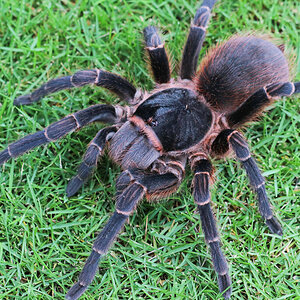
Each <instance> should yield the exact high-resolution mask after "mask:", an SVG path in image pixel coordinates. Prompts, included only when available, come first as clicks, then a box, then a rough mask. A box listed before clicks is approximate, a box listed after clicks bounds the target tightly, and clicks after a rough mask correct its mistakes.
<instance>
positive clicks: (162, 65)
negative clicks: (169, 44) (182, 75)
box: [144, 26, 171, 84]
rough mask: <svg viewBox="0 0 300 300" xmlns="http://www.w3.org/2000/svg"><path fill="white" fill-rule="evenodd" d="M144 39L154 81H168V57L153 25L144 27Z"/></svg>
mask: <svg viewBox="0 0 300 300" xmlns="http://www.w3.org/2000/svg"><path fill="white" fill-rule="evenodd" d="M144 39H145V44H146V50H147V53H148V56H149V60H150V65H151V70H152V73H153V77H154V80H155V82H157V83H158V84H161V83H167V82H169V81H170V78H171V72H170V64H169V59H168V55H167V52H166V50H165V47H164V43H162V42H161V39H160V37H159V34H158V31H157V29H156V28H155V27H154V26H148V27H146V28H145V29H144Z"/></svg>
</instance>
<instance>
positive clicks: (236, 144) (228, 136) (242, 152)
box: [212, 129, 282, 235]
mask: <svg viewBox="0 0 300 300" xmlns="http://www.w3.org/2000/svg"><path fill="white" fill-rule="evenodd" d="M229 145H230V146H231V147H232V149H233V151H234V152H235V155H236V157H237V158H238V160H239V161H240V162H241V164H242V166H243V167H244V169H245V170H246V173H247V175H248V178H249V181H250V185H251V186H252V188H253V190H254V191H255V193H256V195H257V199H258V207H259V212H260V214H261V216H262V217H263V219H264V220H265V222H266V224H267V226H268V227H269V229H270V231H271V232H272V233H274V234H278V235H282V228H281V226H280V224H279V222H278V221H277V219H276V218H275V217H274V215H273V212H272V208H271V205H270V202H269V200H268V196H267V192H266V188H265V179H264V178H263V176H262V175H261V172H260V170H259V168H258V166H257V164H256V162H255V160H254V159H253V158H252V157H251V153H250V151H249V147H248V145H247V142H246V141H245V140H244V138H243V137H242V135H241V134H240V133H239V132H238V131H236V130H232V129H226V130H224V131H222V132H221V133H220V134H219V135H218V136H217V137H216V139H215V140H214V142H213V144H212V151H213V152H214V153H216V154H218V155H221V154H224V153H226V152H227V151H228V150H229Z"/></svg>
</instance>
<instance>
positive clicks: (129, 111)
mask: <svg viewBox="0 0 300 300" xmlns="http://www.w3.org/2000/svg"><path fill="white" fill-rule="evenodd" d="M215 2H216V0H204V2H203V3H202V5H201V7H200V8H199V9H198V10H197V12H196V15H195V18H194V20H193V22H192V25H191V27H190V31H189V35H188V38H187V42H186V45H185V48H184V52H183V58H182V62H181V69H180V74H179V77H178V78H177V79H171V72H170V65H169V61H168V56H167V54H166V51H165V48H164V43H163V42H162V41H161V39H160V37H159V34H158V32H157V29H156V28H155V27H153V26H149V27H146V28H145V29H144V39H145V45H146V51H147V53H148V56H149V61H150V66H151V69H152V72H153V77H154V79H155V82H156V89H154V90H153V91H151V92H142V91H140V90H136V88H135V87H134V86H133V85H132V84H131V83H129V82H128V81H127V80H126V79H124V78H122V77H120V76H118V75H115V74H112V73H109V72H107V71H104V70H100V69H94V70H83V71H79V72H77V73H75V74H74V75H72V76H66V77H62V78H57V79H53V80H51V81H49V82H47V83H45V84H43V85H42V86H41V87H40V88H38V89H37V90H35V91H33V92H32V93H31V94H29V95H25V96H20V97H18V98H16V99H15V101H14V103H15V104H16V105H27V104H32V103H34V102H36V101H39V100H40V99H41V98H43V97H44V96H46V95H48V94H51V93H54V92H57V91H60V90H63V89H68V88H73V87H80V86H84V85H88V84H94V85H97V86H102V87H104V88H106V89H108V90H109V91H112V92H114V93H116V94H117V95H118V96H119V97H120V98H121V99H122V100H125V101H127V102H128V103H129V104H130V105H129V106H125V107H122V106H118V105H116V106H112V105H104V104H97V105H94V106H91V107H89V108H86V109H83V110H80V111H77V112H75V113H73V114H71V115H69V116H66V117H64V118H63V119H61V120H60V121H57V122H55V123H53V124H51V125H50V126H48V127H47V128H45V129H44V130H42V131H38V132H36V133H34V134H31V135H28V136H26V137H24V138H22V139H20V140H18V141H17V142H14V143H12V144H10V145H9V146H8V147H7V148H6V149H5V150H3V151H2V152H1V153H0V165H2V164H4V163H5V162H6V161H7V160H8V159H10V158H16V157H18V156H20V155H22V154H24V153H25V152H26V151H29V150H30V149H33V148H35V147H37V146H40V145H42V144H46V143H49V142H52V141H56V140H58V139H59V138H61V137H63V136H65V135H66V134H67V133H69V132H71V131H74V130H77V129H80V128H82V127H83V126H85V125H87V124H90V123H93V122H104V123H109V124H112V126H110V127H106V128H104V129H102V130H100V131H99V132H98V133H97V135H96V136H95V137H94V139H93V140H92V141H91V143H90V144H89V146H88V149H87V151H86V153H85V155H84V158H83V162H82V163H81V165H80V166H79V168H78V172H77V175H76V176H75V177H73V178H72V180H71V181H70V182H69V184H68V186H67V190H66V192H67V195H68V196H69V197H70V196H72V195H74V194H75V193H77V192H78V190H79V189H80V187H81V186H82V185H83V183H84V182H85V181H86V180H87V178H88V177H89V176H90V174H91V173H92V171H93V169H94V168H95V167H96V164H97V161H98V159H99V157H100V156H101V155H102V153H103V149H104V148H105V146H107V147H108V148H109V154H110V157H111V158H112V159H113V161H114V162H116V163H118V164H119V165H120V166H121V168H122V169H123V172H122V173H121V175H120V176H119V177H118V179H117V182H116V190H117V192H116V210H115V212H114V213H113V215H112V216H111V218H110V219H109V221H108V223H107V224H106V226H105V227H104V228H103V230H102V231H101V232H100V234H99V235H98V237H97V239H96V241H95V242H94V245H93V249H92V252H91V254H90V256H89V258H88V259H87V261H86V263H85V266H84V268H83V270H82V272H81V274H80V275H79V280H78V282H77V283H75V285H74V286H73V287H71V289H70V290H69V292H68V293H67V295H66V298H67V299H78V298H79V297H80V296H81V295H82V294H83V293H84V291H85V290H86V289H87V287H88V285H89V284H90V283H91V282H92V280H93V278H94V276H95V274H96V271H97V269H98V263H99V260H100V258H101V257H103V256H104V255H105V254H106V253H107V251H108V249H109V248H110V246H111V244H112V243H113V241H114V240H115V239H116V237H117V235H118V233H119V232H120V230H121V229H122V228H123V226H124V224H125V223H126V221H127V220H128V218H129V216H130V215H131V214H132V213H133V211H134V210H135V208H136V206H137V205H138V204H139V202H140V201H141V200H142V199H143V198H144V197H146V198H147V199H149V200H152V199H157V198H161V197H166V196H168V195H170V194H171V193H173V192H174V191H176V189H177V188H178V186H179V185H180V183H181V181H182V179H183V176H184V173H185V167H186V164H187V163H188V164H189V165H190V166H191V168H192V170H193V172H194V179H193V195H194V199H195V203H196V205H197V208H198V211H199V214H200V218H201V224H202V229H203V232H204V235H205V240H206V242H207V244H208V245H209V247H210V251H211V256H212V261H213V265H214V269H215V271H216V272H217V275H218V283H219V289H220V292H221V293H223V296H224V297H225V298H226V299H228V298H229V297H230V295H231V280H230V276H229V274H228V265H227V262H226V260H225V258H224V255H223V254H222V251H221V247H220V238H219V233H218V230H217V226H216V222H215V219H214V216H213V212H212V209H211V205H210V201H211V198H210V192H209V188H210V185H211V183H212V176H213V166H212V164H211V162H210V159H211V158H214V157H223V156H225V155H227V154H228V153H229V150H230V149H231V150H233V152H234V153H235V156H236V158H237V159H238V160H239V161H240V162H241V164H242V166H243V167H244V168H245V170H246V172H247V175H248V177H249V180H250V184H251V186H252V188H253V191H254V192H255V193H256V194H257V198H258V206H259V211H260V214H261V215H262V218H263V219H264V220H265V222H266V224H267V226H268V227H269V229H270V231H271V232H272V233H274V234H278V235H282V229H281V226H280V224H279V222H278V221H277V219H276V218H275V217H274V215H273V212H272V210H271V206H270V203H269V201H268V197H267V194H266V189H265V181H264V178H263V177H262V175H261V172H260V171H259V169H258V167H257V165H256V162H255V160H254V159H253V158H252V157H251V154H250V151H249V148H248V145H247V142H246V141H245V139H244V138H243V136H242V134H241V133H240V132H239V131H238V129H239V128H240V127H242V126H243V125H245V124H246V123H247V122H249V121H251V120H253V119H255V117H256V116H257V115H259V114H260V113H261V112H262V111H263V109H264V108H265V107H267V106H269V105H270V104H271V103H272V101H273V99H275V98H279V97H282V96H290V95H292V94H295V93H299V92H300V82H296V83H292V82H290V81H289V68H288V63H287V60H286V58H285V56H284V54H283V48H282V47H280V46H276V45H274V44H273V43H272V42H270V41H269V40H267V39H263V38H260V37H256V36H253V35H246V36H234V37H232V38H230V39H229V40H227V41H226V42H224V43H222V44H219V45H217V46H216V47H215V48H213V49H211V50H210V51H209V53H208V54H207V55H206V57H205V58H204V59H203V60H202V62H201V65H200V67H199V69H198V71H197V61H198V56H199V52H200V50H201V47H202V43H203V41H204V38H205V32H206V27H207V24H208V21H209V18H210V11H211V9H212V7H213V5H214V4H215Z"/></svg>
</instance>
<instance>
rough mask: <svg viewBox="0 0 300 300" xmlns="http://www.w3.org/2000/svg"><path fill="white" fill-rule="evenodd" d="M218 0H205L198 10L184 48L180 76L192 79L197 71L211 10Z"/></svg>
mask: <svg viewBox="0 0 300 300" xmlns="http://www.w3.org/2000/svg"><path fill="white" fill-rule="evenodd" d="M216 1H217V0H204V1H203V3H202V5H201V7H200V8H199V9H198V10H197V12H196V14H195V17H194V20H193V23H192V25H191V28H190V32H189V35H188V38H187V41H186V44H185V47H184V50H183V56H182V62H181V70H180V77H181V78H182V79H192V78H193V76H194V74H195V73H196V69H197V63H198V57H199V53H200V50H201V48H202V44H203V42H204V39H205V33H206V27H207V25H208V22H209V18H210V11H211V9H212V8H213V6H214V4H215V3H216Z"/></svg>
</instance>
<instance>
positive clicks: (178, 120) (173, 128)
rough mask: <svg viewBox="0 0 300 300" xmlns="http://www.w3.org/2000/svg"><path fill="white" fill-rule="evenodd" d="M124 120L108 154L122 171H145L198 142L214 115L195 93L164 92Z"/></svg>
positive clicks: (173, 89)
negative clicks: (164, 158) (158, 161)
mask: <svg viewBox="0 0 300 300" xmlns="http://www.w3.org/2000/svg"><path fill="white" fill-rule="evenodd" d="M200 99H201V98H200ZM127 118H128V121H127V122H126V123H125V124H124V125H123V126H122V127H121V129H120V130H119V131H118V132H117V133H116V134H115V135H114V136H113V137H112V139H111V142H110V154H111V156H112V157H113V159H114V160H115V161H117V162H120V164H121V165H122V167H123V168H124V169H126V168H128V167H137V168H140V169H147V168H148V167H149V166H150V165H151V164H152V163H153V162H154V161H155V160H156V159H158V158H159V157H160V156H162V155H163V153H173V154H174V155H180V154H184V153H187V151H188V150H189V149H191V148H192V147H193V146H195V145H197V144H198V143H199V142H201V141H202V140H203V138H204V137H205V136H206V135H207V133H208V132H209V131H210V129H211V127H212V119H213V113H212V111H211V110H210V109H209V108H208V106H207V105H205V104H204V103H202V102H201V101H199V95H197V94H196V93H195V92H194V91H192V90H190V89H186V88H167V89H164V90H162V91H159V92H157V93H154V94H153V95H151V96H150V97H149V98H147V99H146V100H145V101H143V102H142V103H141V104H140V105H138V107H137V109H136V110H135V111H134V113H133V114H132V116H128V117H127ZM141 133H142V134H141ZM120 159H121V160H120Z"/></svg>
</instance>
